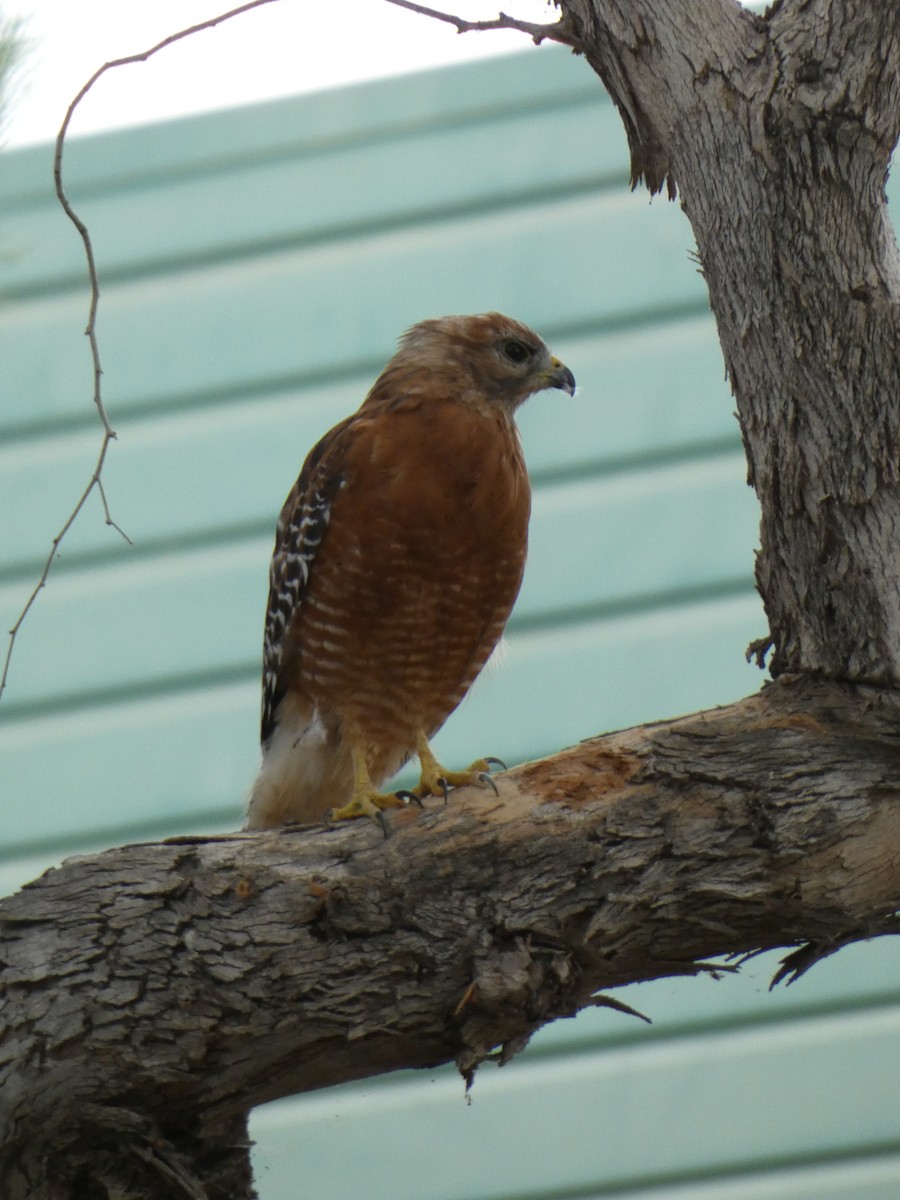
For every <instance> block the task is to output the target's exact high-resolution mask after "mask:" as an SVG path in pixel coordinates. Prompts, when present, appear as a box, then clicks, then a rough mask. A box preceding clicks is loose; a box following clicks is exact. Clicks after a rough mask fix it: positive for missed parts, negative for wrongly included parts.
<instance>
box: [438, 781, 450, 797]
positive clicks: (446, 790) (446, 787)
mask: <svg viewBox="0 0 900 1200" xmlns="http://www.w3.org/2000/svg"><path fill="white" fill-rule="evenodd" d="M438 783H439V784H440V785H441V791H442V792H443V793H444V803H445V804H446V803H447V798H448V796H449V795H450V784H449V783H448V782H447V780H446V779H445V778H444V777H443V775H442V776H441V777H440V779H439V780H438Z"/></svg>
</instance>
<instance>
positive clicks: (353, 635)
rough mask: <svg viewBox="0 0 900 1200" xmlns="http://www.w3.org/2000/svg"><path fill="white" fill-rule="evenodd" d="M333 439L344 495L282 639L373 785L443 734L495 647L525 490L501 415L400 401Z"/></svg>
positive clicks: (514, 441) (517, 555) (518, 551)
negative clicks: (342, 724)
mask: <svg viewBox="0 0 900 1200" xmlns="http://www.w3.org/2000/svg"><path fill="white" fill-rule="evenodd" d="M343 436H344V439H345V440H346V445H345V446H344V447H343V448H342V450H343V452H342V453H339V454H336V455H335V456H334V458H335V464H334V465H335V466H338V465H339V469H340V474H341V485H340V487H339V489H338V491H337V492H336V494H335V496H334V499H333V502H332V506H331V512H330V516H329V522H328V529H327V532H326V534H325V536H324V538H323V542H322V546H321V550H320V552H319V554H318V556H317V558H316V564H315V571H314V572H313V574H312V576H311V578H310V581H309V586H308V589H307V592H306V595H305V597H304V601H303V604H302V605H301V606H300V607H299V608H298V609H297V611H296V613H295V616H294V622H293V624H292V627H291V629H290V632H289V642H290V644H291V645H292V646H294V647H296V651H295V653H294V654H292V656H291V659H292V663H293V668H292V671H291V675H292V676H293V681H295V685H296V686H297V688H298V689H299V690H301V691H302V692H304V693H305V694H307V695H308V696H309V697H310V699H311V700H313V702H314V703H315V705H316V707H317V709H318V710H319V711H320V712H321V713H323V714H327V713H328V712H329V711H331V710H333V709H337V710H339V711H340V713H341V717H342V719H343V720H344V721H346V722H347V723H349V724H350V725H351V726H352V727H354V728H355V729H356V730H357V731H358V734H359V735H360V737H361V739H362V741H363V742H364V743H365V744H366V745H367V747H368V748H369V753H370V755H371V756H372V770H373V772H374V773H375V774H379V773H380V770H381V768H382V766H384V767H385V768H387V766H388V765H389V764H391V765H392V760H393V758H394V757H396V754H397V747H399V746H401V745H402V746H403V747H404V748H408V747H410V746H411V745H412V744H413V741H414V735H415V731H416V729H419V728H423V729H425V730H426V731H427V732H428V733H429V734H430V733H432V732H433V731H434V730H436V729H437V728H439V727H440V725H441V724H443V721H444V720H445V719H446V717H447V716H448V715H449V713H450V712H452V711H453V709H454V708H455V707H456V706H457V704H458V703H459V701H460V700H461V699H462V697H463V696H464V695H465V693H466V691H467V690H468V688H469V686H470V685H471V683H472V681H473V680H474V678H475V676H476V675H477V674H478V672H479V671H480V670H481V668H482V666H483V665H484V663H485V662H486V660H487V658H488V657H489V656H490V653H491V651H492V650H493V649H494V646H495V645H496V643H497V641H498V640H499V638H500V635H501V634H502V631H503V627H504V625H505V623H506V619H507V617H508V616H509V612H510V610H511V608H512V605H513V603H514V601H515V598H516V595H517V594H518V590H519V585H520V583H521V579H522V572H523V569H524V563H525V553H526V547H527V529H528V516H529V510H530V490H529V485H528V477H527V474H526V472H525V466H524V462H523V459H522V453H521V449H520V447H519V442H518V436H517V434H516V431H515V427H514V425H513V424H512V421H511V420H510V419H508V418H506V417H504V416H503V415H502V414H498V415H497V416H496V417H494V416H491V417H488V416H485V415H484V414H483V413H480V412H478V411H476V410H472V409H468V408H465V407H463V406H460V405H459V404H453V403H451V402H446V403H437V404H435V403H433V402H432V403H431V404H430V405H429V407H428V410H427V413H426V412H424V411H423V405H422V403H421V402H417V401H415V400H410V401H409V402H408V403H406V404H403V405H395V406H392V407H391V409H390V410H389V411H380V412H379V411H375V412H369V413H366V412H363V411H361V412H360V414H359V416H358V421H357V423H353V422H351V423H350V424H349V425H348V426H347V427H346V429H345V431H344V435H343ZM334 449H335V450H338V449H339V448H338V447H337V446H336V447H335V448H334ZM382 760H383V762H382Z"/></svg>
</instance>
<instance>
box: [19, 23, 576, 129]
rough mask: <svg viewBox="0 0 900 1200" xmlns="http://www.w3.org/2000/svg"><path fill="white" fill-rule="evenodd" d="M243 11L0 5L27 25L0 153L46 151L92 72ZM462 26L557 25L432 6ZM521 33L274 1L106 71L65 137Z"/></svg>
mask: <svg viewBox="0 0 900 1200" xmlns="http://www.w3.org/2000/svg"><path fill="white" fill-rule="evenodd" d="M239 2H240V0H0V13H2V15H3V16H4V17H7V18H8V17H14V16H21V17H23V18H25V19H26V22H27V24H26V33H27V35H28V37H29V40H30V43H31V51H30V53H29V54H28V56H27V59H26V62H25V65H24V68H23V71H22V83H21V86H20V88H19V89H17V91H16V92H15V93H14V95H13V97H12V104H11V111H10V117H9V121H8V123H7V126H6V130H5V135H4V139H3V140H4V144H5V145H6V146H17V145H25V144H28V143H34V142H44V141H51V140H52V139H53V138H54V137H55V136H56V132H57V130H58V128H59V125H60V123H61V121H62V119H63V116H64V115H65V110H66V108H67V107H68V104H69V102H70V100H71V99H72V97H73V96H74V95H75V94H76V93H77V92H78V90H79V88H81V86H82V85H83V84H84V83H85V82H86V81H87V79H88V78H89V77H90V76H91V75H92V74H93V72H94V71H95V70H96V69H97V67H99V66H101V65H102V64H103V63H104V62H107V61H108V60H110V59H113V58H120V57H123V56H125V55H129V54H134V53H137V52H140V51H143V50H146V49H149V48H150V46H152V45H154V44H155V43H156V42H158V41H160V40H161V39H162V38H164V37H167V36H168V35H169V34H171V33H174V32H176V31H177V30H179V29H183V28H185V27H186V26H189V25H193V24H196V23H197V22H199V21H204V20H208V19H209V18H210V17H213V16H215V15H217V14H218V13H221V12H226V11H228V9H229V8H233V7H236V6H237V4H238V3H239ZM430 7H433V8H444V9H445V10H447V11H450V12H453V13H455V14H456V15H458V16H462V17H464V18H466V19H468V20H479V19H486V18H492V17H495V16H496V15H497V13H498V12H499V11H501V10H502V11H505V12H509V13H511V14H512V15H515V16H518V17H521V18H523V19H524V20H528V21H539V22H547V21H553V20H556V18H557V15H558V14H557V11H556V10H555V9H553V8H548V7H547V3H546V0H447V2H446V3H443V0H431V3H430ZM530 45H531V42H530V40H529V38H528V37H527V36H526V35H524V34H521V33H516V32H507V31H489V32H483V33H467V34H463V35H459V34H457V33H456V31H455V29H454V28H453V27H452V26H451V25H446V24H443V23H441V22H437V21H433V20H430V19H428V18H426V17H423V16H419V15H418V14H416V13H412V12H408V11H405V10H403V9H401V8H397V7H396V6H395V5H393V4H389V3H387V0H273V2H272V3H270V4H265V5H263V6H262V7H261V8H258V9H254V10H252V11H250V12H248V13H244V14H242V15H241V16H238V17H235V18H233V19H232V20H230V21H227V22H225V23H224V24H223V25H221V26H219V27H218V28H216V29H211V30H205V31H203V32H202V33H199V34H197V35H195V36H194V37H191V38H187V39H185V40H184V41H182V42H180V43H177V44H175V45H174V46H170V47H167V48H166V49H165V50H162V51H161V52H160V53H159V54H158V55H156V56H155V57H154V58H152V59H151V60H150V61H149V62H146V63H136V64H134V65H129V66H125V67H120V68H118V69H117V70H115V71H111V72H108V73H107V74H106V75H105V76H104V77H103V78H102V79H101V80H100V81H98V83H97V84H96V85H95V88H94V89H93V90H92V91H91V93H90V94H89V95H88V96H87V97H86V99H85V100H84V102H83V103H82V105H80V107H79V110H78V114H77V117H76V119H75V121H74V122H73V124H72V128H71V132H72V133H73V134H78V133H87V132H90V131H95V130H100V129H112V128H117V127H121V126H124V125H133V124H139V123H143V122H147V121H159V120H163V119H164V118H166V117H172V116H176V115H179V114H183V113H193V112H203V111H208V110H209V109H214V108H224V107H228V106H231V105H236V104H246V103H249V102H251V101H254V100H264V99H269V98H271V97H274V96H284V95H291V94H294V93H297V92H306V91H313V90H315V89H319V88H323V87H330V86H333V85H335V84H340V83H349V82H351V81H353V80H359V79H374V78H376V77H378V76H383V75H393V74H398V73H401V72H405V71H414V70H419V69H421V68H424V67H429V66H435V65H437V64H439V63H452V62H462V61H464V60H466V59H472V58H483V57H485V56H487V55H490V54H497V53H504V52H509V51H512V50H522V49H525V48H526V47H528V46H530Z"/></svg>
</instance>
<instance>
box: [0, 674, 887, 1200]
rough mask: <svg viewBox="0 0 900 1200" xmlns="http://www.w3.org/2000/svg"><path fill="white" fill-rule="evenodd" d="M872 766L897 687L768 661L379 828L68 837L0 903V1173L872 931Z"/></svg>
mask: <svg viewBox="0 0 900 1200" xmlns="http://www.w3.org/2000/svg"><path fill="white" fill-rule="evenodd" d="M898 779H900V701H898V699H897V698H896V696H894V695H893V693H889V692H880V691H877V690H875V689H866V690H861V691H856V690H854V689H852V688H849V687H845V686H841V685H837V684H828V683H824V682H821V683H809V682H802V681H799V680H797V681H782V682H779V683H777V684H773V685H770V686H769V687H767V688H766V689H764V691H763V692H762V693H761V694H760V695H759V696H756V697H753V698H751V699H749V700H745V701H742V702H741V703H739V704H735V705H732V706H731V707H729V708H723V709H718V710H713V711H711V712H706V713H700V714H697V715H695V716H691V717H686V718H683V719H681V720H677V721H672V722H665V723H663V724H659V725H650V726H644V727H639V728H637V729H631V730H626V731H624V732H622V733H616V734H610V735H608V736H606V737H600V738H596V739H593V740H592V741H589V742H585V743H583V744H582V745H580V746H576V747H573V748H572V749H571V750H567V751H564V752H563V753H562V754H559V755H556V756H554V757H553V758H549V759H546V760H544V761H542V762H536V763H530V764H528V765H526V766H523V767H521V768H519V769H518V770H516V771H512V772H510V773H509V774H507V775H505V776H502V777H501V780H500V797H499V799H494V798H493V797H490V796H487V797H486V796H485V795H484V794H483V793H482V792H477V791H471V790H470V791H467V792H465V793H458V794H456V795H455V796H454V797H453V798H452V800H451V803H450V804H449V805H447V806H446V807H445V806H444V805H442V804H435V805H434V806H431V807H429V808H428V810H427V811H425V812H424V813H419V812H418V810H415V809H412V810H407V811H406V812H403V813H400V814H398V815H397V816H396V818H395V820H394V830H393V833H392V835H391V836H390V837H389V838H388V839H387V840H385V838H384V837H383V835H382V832H381V830H380V829H379V828H377V827H375V826H374V825H369V824H365V823H362V822H360V823H355V824H353V825H350V826H347V827H342V828H339V829H333V830H328V829H325V828H313V829H301V830H296V831H286V832H281V833H272V834H243V835H242V834H236V835H233V836H231V837H223V838H220V839H210V840H204V839H196V840H193V839H175V840H173V841H172V842H169V843H161V844H150V845H141V846H126V847H123V848H122V849H119V850H113V851H110V852H108V853H106V854H102V855H100V856H98V857H96V858H84V859H73V860H70V861H69V862H68V863H66V864H65V865H64V866H63V867H62V868H60V869H59V870H55V871H51V872H49V873H48V874H47V875H45V876H44V877H43V878H42V879H40V880H38V881H37V882H36V883H34V884H32V885H30V886H29V887H27V888H25V889H24V890H23V891H22V892H20V893H19V894H18V895H17V896H15V897H13V898H12V899H10V900H8V901H7V902H6V903H5V904H4V905H3V908H2V924H0V929H2V962H3V969H2V973H0V983H2V987H3V993H4V995H5V1007H4V1016H3V1024H4V1028H5V1036H4V1038H3V1040H2V1043H0V1119H2V1120H0V1124H2V1137H0V1143H2V1144H5V1151H4V1156H3V1158H2V1159H0V1191H2V1194H3V1195H4V1197H9V1200H16V1197H18V1196H20V1195H26V1194H27V1195H29V1196H32V1197H33V1196H40V1195H43V1194H44V1193H43V1192H41V1191H39V1190H32V1191H27V1192H23V1190H22V1187H21V1186H20V1184H19V1183H18V1182H17V1181H19V1180H20V1179H21V1178H23V1177H24V1175H23V1173H24V1172H30V1175H29V1178H30V1179H31V1181H32V1182H31V1183H30V1184H29V1186H30V1187H34V1180H35V1178H40V1177H41V1176H40V1171H41V1168H40V1166H39V1164H40V1163H41V1162H42V1161H44V1160H45V1159H48V1160H49V1161H50V1162H51V1163H52V1168H53V1170H54V1171H55V1172H56V1173H57V1174H59V1175H61V1176H62V1177H70V1176H72V1175H73V1174H75V1173H77V1170H78V1169H79V1151H80V1147H82V1146H96V1144H97V1143H98V1140H99V1143H100V1144H101V1145H103V1146H104V1147H107V1148H108V1150H107V1151H105V1152H108V1153H109V1155H110V1163H109V1167H108V1170H109V1173H110V1176H111V1177H113V1178H119V1179H121V1178H123V1177H125V1176H126V1175H127V1170H126V1166H125V1164H127V1162H128V1161H130V1160H131V1159H134V1162H135V1163H138V1164H139V1165H141V1169H142V1170H149V1169H156V1167H159V1169H160V1170H163V1169H166V1170H169V1171H175V1172H177V1171H178V1170H180V1169H181V1167H180V1165H179V1164H181V1163H182V1162H184V1161H187V1160H189V1159H190V1160H191V1161H192V1162H193V1163H194V1166H193V1168H192V1170H193V1171H194V1172H197V1171H198V1168H197V1166H196V1162H197V1161H198V1158H199V1161H200V1162H201V1163H205V1164H206V1169H208V1170H209V1171H210V1172H211V1173H213V1172H214V1171H215V1170H220V1169H221V1168H222V1162H223V1160H226V1161H227V1159H228V1155H232V1156H234V1155H235V1154H236V1153H239V1152H240V1141H241V1133H240V1131H242V1130H243V1128H244V1120H245V1117H246V1114H247V1112H248V1110H249V1109H250V1107H252V1106H253V1105H256V1104H259V1103H261V1102H263V1101H265V1100H271V1099H274V1098H276V1097H279V1096H285V1095H289V1094H292V1093H295V1092H299V1091H306V1090H309V1089H312V1088H317V1087H321V1086H324V1085H326V1084H331V1083H336V1082H340V1081H344V1080H349V1079H359V1078H363V1077H365V1076H369V1075H373V1074H376V1073H379V1072H383V1071H387V1070H394V1069H397V1068H399V1067H423V1066H431V1065H434V1064H436V1063H440V1062H444V1061H447V1060H451V1059H452V1060H455V1061H456V1062H457V1064H458V1066H459V1068H460V1069H461V1070H462V1071H463V1072H464V1073H465V1074H467V1075H470V1074H471V1072H472V1071H473V1070H474V1069H475V1068H476V1067H477V1065H478V1063H480V1062H481V1061H482V1060H483V1059H484V1058H485V1057H486V1056H488V1055H489V1054H492V1053H493V1052H495V1051H499V1053H500V1056H501V1059H505V1058H508V1057H510V1056H511V1055H512V1054H513V1053H514V1052H515V1051H516V1050H518V1049H519V1048H520V1047H521V1046H522V1045H524V1044H525V1042H526V1041H527V1040H528V1038H529V1036H530V1035H531V1033H532V1032H533V1031H534V1030H535V1029H537V1028H539V1027H540V1026H541V1025H542V1024H544V1023H545V1022H546V1021H549V1020H552V1019H553V1018H555V1017H559V1016H568V1015H572V1014H574V1013H575V1012H577V1011H578V1009H579V1008H581V1007H583V1006H586V1005H589V1004H591V1003H592V1002H593V999H592V998H593V997H594V996H595V994H596V993H597V992H598V991H599V990H601V989H604V988H608V987H612V986H616V985H619V984H624V983H628V982H632V981H635V980H642V979H651V978H655V977H658V976H663V975H671V974H683V973H694V972H696V971H698V970H702V969H706V967H705V964H706V963H707V960H709V959H710V958H714V957H716V956H719V955H722V954H733V953H736V952H747V951H751V950H753V949H756V948H769V947H773V946H781V945H784V944H790V943H794V942H798V941H801V940H803V941H806V942H810V943H812V944H813V946H814V947H817V948H818V950H819V951H821V952H824V951H827V949H828V948H830V947H831V946H833V945H836V944H839V943H841V942H843V941H846V940H853V939H856V938H862V937H869V936H874V935H875V934H877V933H880V932H884V931H885V930H893V929H894V928H895V927H896V926H895V923H894V917H893V913H894V911H895V909H896V908H897V907H898V905H900V805H898V803H897V795H898V785H897V783H896V782H895V781H896V780H898ZM814 956H815V955H814V954H813V955H812V957H814ZM651 1015H652V1014H651ZM64 1131H65V1132H64ZM111 1131H113V1132H111ZM113 1133H114V1136H113ZM235 1141H237V1146H238V1148H237V1150H235ZM51 1147H55V1151H51V1149H50V1148H51ZM198 1147H200V1148H201V1149H202V1153H199V1155H198V1151H197V1148H198ZM114 1148H116V1149H114ZM151 1150H152V1155H151V1157H153V1156H154V1155H155V1159H154V1161H153V1164H152V1165H151V1167H148V1166H147V1161H146V1159H147V1155H149V1154H151ZM160 1163H162V1164H163V1166H162V1167H160V1166H159V1164H160ZM185 1169H186V1168H185ZM197 1186H198V1187H200V1186H207V1187H208V1186H209V1180H208V1178H199V1179H198V1181H197ZM248 1187H249V1184H248ZM47 1194H49V1193H47ZM63 1194H67V1193H63ZM173 1194H175V1193H173ZM188 1194H190V1193H188ZM200 1194H202V1193H200ZM208 1194H209V1195H216V1194H218V1193H217V1192H216V1191H215V1189H214V1188H213V1189H211V1190H210V1191H209V1192H208ZM246 1194H250V1193H249V1192H247V1193H246Z"/></svg>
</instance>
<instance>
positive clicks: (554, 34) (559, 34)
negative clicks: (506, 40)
mask: <svg viewBox="0 0 900 1200" xmlns="http://www.w3.org/2000/svg"><path fill="white" fill-rule="evenodd" d="M387 2H388V4H396V6H397V7H398V8H407V9H409V11H410V12H414V13H419V14H421V15H422V16H423V17H431V18H432V19H433V20H435V21H444V22H446V23H447V24H448V25H453V26H454V28H455V29H456V32H457V33H476V32H484V31H485V30H489V29H517V30H518V31H519V32H520V33H527V34H528V36H529V37H530V38H531V39H532V41H533V42H534V44H535V45H536V46H539V45H540V44H541V42H545V41H551V42H560V43H562V45H564V46H572V47H573V49H576V50H578V49H580V48H581V43H580V42H579V40H578V39H577V38H576V37H575V36H574V35H573V33H572V31H571V30H570V28H569V25H568V22H567V21H566V19H565V18H562V19H561V20H559V21H555V22H553V24H551V25H540V24H534V23H533V22H531V21H520V20H519V19H518V17H510V16H507V14H506V13H500V15H499V16H497V17H494V18H493V19H492V20H489V21H466V20H464V19H463V18H462V17H455V16H453V14H452V13H446V12H440V11H439V10H438V9H436V8H427V7H426V6H425V5H424V4H415V3H413V0H387Z"/></svg>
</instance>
